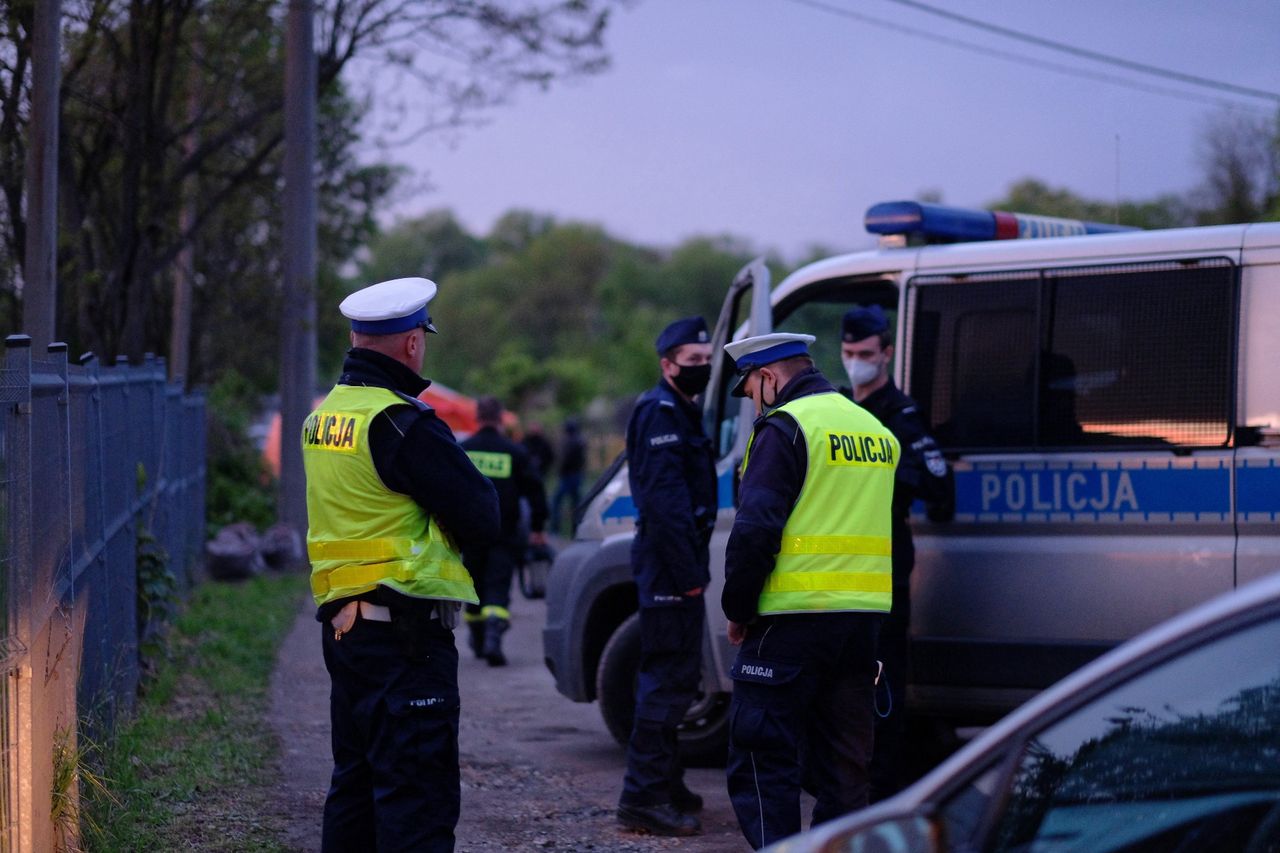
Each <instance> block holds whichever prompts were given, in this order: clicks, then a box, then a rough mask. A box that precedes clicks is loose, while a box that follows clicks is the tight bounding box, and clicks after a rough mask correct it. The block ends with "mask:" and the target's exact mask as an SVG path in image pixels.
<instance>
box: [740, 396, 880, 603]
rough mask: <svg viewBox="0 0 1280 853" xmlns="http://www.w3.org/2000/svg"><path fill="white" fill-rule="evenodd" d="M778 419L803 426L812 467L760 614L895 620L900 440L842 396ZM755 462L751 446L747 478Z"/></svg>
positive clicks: (807, 401) (810, 402)
mask: <svg viewBox="0 0 1280 853" xmlns="http://www.w3.org/2000/svg"><path fill="white" fill-rule="evenodd" d="M779 412H786V413H787V414H788V415H790V416H791V417H793V418H794V419H795V421H796V423H797V424H799V425H800V432H801V433H802V434H803V436H804V440H805V444H806V448H807V451H808V468H807V470H806V471H805V478H804V485H803V486H802V487H801V489H800V496H799V498H798V499H797V500H796V504H795V507H794V508H793V509H792V510H791V515H790V516H789V517H788V518H787V523H786V526H784V527H783V529H782V544H781V547H780V550H779V552H778V553H777V555H776V556H775V562H774V567H773V572H772V573H771V574H770V575H769V579H768V580H767V581H766V582H765V586H764V591H763V592H761V593H760V604H759V612H760V613H761V614H764V615H768V614H777V613H812V612H827V611H871V612H876V613H888V612H889V608H890V607H891V606H892V604H893V561H892V556H891V555H892V545H893V539H892V523H893V473H894V469H895V468H896V467H897V465H898V458H899V451H900V448H899V446H898V440H897V439H896V438H894V437H893V433H891V432H889V430H888V429H886V428H885V427H884V426H883V425H882V424H881V423H880V421H878V420H876V418H875V416H874V415H872V414H871V413H870V412H868V411H867V410H866V409H863V408H862V407H861V406H859V405H857V404H856V403H853V402H851V401H850V400H848V399H846V398H845V397H844V396H843V395H841V394H838V393H835V392H831V393H826V394H812V395H809V396H807V397H800V398H799V399H796V400H792V401H790V402H788V403H784V404H783V405H781V406H779V407H778V408H776V409H774V410H773V411H772V412H770V413H769V416H770V417H773V416H776V415H777V414H778V413H779ZM754 438H755V435H754V434H752V439H753V440H754ZM750 460H751V445H750V443H748V445H747V454H746V456H745V457H744V458H743V463H742V468H743V472H744V473H745V472H746V469H747V465H748V464H749V462H750Z"/></svg>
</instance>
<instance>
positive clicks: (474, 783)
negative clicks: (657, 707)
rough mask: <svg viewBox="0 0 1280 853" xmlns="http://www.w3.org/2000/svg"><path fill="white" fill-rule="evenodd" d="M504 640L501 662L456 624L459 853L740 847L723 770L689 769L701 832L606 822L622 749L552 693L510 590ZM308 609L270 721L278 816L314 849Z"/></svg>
mask: <svg viewBox="0 0 1280 853" xmlns="http://www.w3.org/2000/svg"><path fill="white" fill-rule="evenodd" d="M511 609H512V615H513V625H512V628H511V631H510V632H508V634H507V636H506V642H505V644H504V646H505V649H506V652H507V656H508V659H509V661H510V663H509V665H508V666H506V667H501V668H492V667H490V666H489V665H488V664H487V663H485V662H484V661H479V660H476V659H474V658H473V657H472V656H471V653H470V651H469V650H468V649H467V648H466V636H465V633H464V631H465V629H464V628H462V627H459V629H458V633H457V638H458V647H459V650H460V652H461V654H460V665H459V668H458V669H459V672H458V681H459V682H460V686H461V690H462V732H461V740H460V746H461V754H462V762H461V763H462V819H461V821H460V822H459V824H458V832H457V835H458V846H457V849H458V851H459V853H470V852H471V851H474V852H475V853H478V852H479V851H497V850H503V851H518V850H551V851H577V850H594V851H615V850H616V851H648V850H688V851H744V850H749V849H750V848H749V847H748V846H747V844H746V842H745V841H743V839H742V836H741V834H740V833H739V831H738V825H737V821H736V820H735V819H734V816H733V811H732V809H731V808H730V806H729V799H728V795H727V794H726V793H725V783H724V772H723V770H720V769H700V768H695V769H690V770H689V771H688V772H687V774H686V780H687V782H688V784H689V787H690V788H692V789H693V790H695V791H697V792H698V793H700V794H702V795H703V797H704V799H705V800H706V807H705V809H704V810H703V812H702V815H701V818H702V824H703V835H701V836H696V837H693V838H680V839H677V838H658V837H654V836H648V835H639V834H636V833H631V832H627V831H624V830H622V829H621V828H620V827H619V826H618V825H617V822H616V820H615V817H614V809H615V808H616V806H617V802H618V794H619V792H620V791H621V790H622V770H623V763H624V754H623V750H622V749H621V748H620V747H619V746H618V745H617V744H616V743H615V742H614V741H613V739H612V738H611V737H610V736H609V734H608V732H607V731H606V730H605V727H604V723H603V722H601V720H600V715H599V712H598V710H597V708H596V706H595V705H594V704H591V705H585V704H579V703H575V702H570V701H569V700H568V699H565V698H564V697H563V696H561V695H560V694H559V693H557V692H556V689H555V685H554V683H553V682H552V679H551V674H550V673H549V672H547V669H546V667H545V666H544V665H543V662H542V637H541V631H542V624H543V621H544V616H545V608H544V605H543V603H542V602H541V601H527V600H525V599H524V598H523V597H521V596H520V595H519V593H518V592H516V593H515V597H514V599H513V601H512V608H511ZM313 613H314V610H313V608H312V607H311V606H310V605H309V604H306V605H304V606H303V607H302V609H301V610H300V611H299V614H298V619H297V622H296V624H295V625H294V628H293V631H292V632H291V633H290V635H289V637H288V638H287V639H286V641H285V644H284V646H283V647H282V649H281V652H280V658H279V661H278V663H277V667H276V672H275V675H274V677H273V679H272V685H271V693H272V696H271V700H272V701H271V714H270V716H271V724H272V726H273V727H274V728H275V730H276V732H277V733H278V734H279V736H280V739H281V742H282V747H283V748H282V761H281V768H280V770H281V778H282V784H281V788H280V792H279V796H280V797H281V799H282V802H281V803H280V804H279V805H280V808H279V810H280V812H282V813H283V814H285V815H287V816H288V831H287V836H286V838H285V841H286V843H287V844H288V845H289V846H290V847H291V848H293V849H296V850H300V851H313V850H318V849H319V843H320V841H319V831H320V815H321V811H322V809H323V806H324V794H325V790H326V788H327V787H328V781H329V773H330V771H331V769H332V764H331V756H330V753H329V708H328V691H329V677H328V675H327V674H326V673H325V670H324V662H323V661H322V660H321V658H320V636H319V632H320V628H319V625H318V624H317V623H316V621H315V619H314V616H313Z"/></svg>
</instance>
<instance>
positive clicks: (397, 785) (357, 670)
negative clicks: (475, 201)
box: [302, 278, 500, 853]
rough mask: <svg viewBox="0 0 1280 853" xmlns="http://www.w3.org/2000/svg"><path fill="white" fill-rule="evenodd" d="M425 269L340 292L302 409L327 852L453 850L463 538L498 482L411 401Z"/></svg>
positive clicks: (480, 532) (423, 317)
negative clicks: (327, 379)
mask: <svg viewBox="0 0 1280 853" xmlns="http://www.w3.org/2000/svg"><path fill="white" fill-rule="evenodd" d="M435 293H436V286H435V284H434V283H432V282H431V281H428V280H427V279H424V278H402V279H396V280H394V281H384V282H382V283H380V284H375V285H372V286H370V287H366V288H364V289H363V290H359V291H357V292H355V293H353V294H351V295H350V296H348V297H347V298H346V299H344V300H343V302H342V304H341V306H340V309H341V311H342V313H343V315H344V316H345V317H347V318H348V319H350V321H351V344H352V348H351V349H350V350H349V351H348V353H347V357H346V361H345V362H344V364H343V368H342V377H341V378H340V379H339V380H338V384H337V385H336V386H335V387H334V389H333V390H332V391H331V392H329V395H328V396H327V397H326V398H325V399H324V402H322V403H321V404H320V407H319V408H318V409H317V410H316V411H314V412H312V413H311V415H310V416H309V417H308V418H307V420H306V422H305V424H304V426H303V430H302V458H303V463H304V466H305V468H306V476H307V514H308V519H309V522H310V527H309V529H308V531H307V552H308V556H309V557H310V559H311V591H312V594H313V595H314V597H315V601H316V604H317V605H318V606H319V609H318V612H317V614H316V618H317V619H318V620H319V621H320V622H321V623H322V624H323V630H322V636H323V652H324V661H325V667H326V668H327V669H328V671H329V677H330V679H331V691H330V715H331V720H332V726H333V733H332V746H333V777H332V781H331V783H330V786H329V794H328V797H327V799H326V800H325V805H324V827H323V832H322V837H321V848H322V850H324V851H326V853H329V851H365V850H375V849H376V850H379V851H391V850H415V851H420V850H430V851H451V850H453V847H454V827H455V826H456V825H457V822H458V812H459V795H460V780H459V772H458V711H459V704H458V654H457V651H456V650H455V648H454V644H453V628H454V626H455V625H456V624H457V621H458V619H457V617H458V610H459V608H460V607H461V602H471V603H475V602H476V601H477V597H476V593H475V588H474V586H473V584H472V580H471V575H470V574H469V573H468V571H467V569H466V568H464V566H463V563H462V559H461V557H460V556H459V554H460V551H459V549H460V548H461V549H467V550H470V549H472V548H473V547H476V546H480V545H483V544H485V543H488V542H490V541H492V540H494V539H496V538H497V537H498V535H499V533H500V528H499V519H498V502H497V498H496V495H495V494H494V490H493V486H492V485H491V484H490V483H489V481H488V480H487V479H485V477H484V476H483V475H482V474H481V473H480V472H479V471H477V470H476V467H475V466H474V465H473V464H472V463H471V460H469V459H468V458H467V456H466V454H465V453H463V451H462V448H460V447H459V446H458V445H457V444H456V443H455V442H454V439H453V433H452V432H450V430H449V427H448V426H446V425H445V424H444V422H443V421H441V420H440V419H439V418H438V417H436V414H435V412H434V411H433V410H432V409H431V407H430V406H428V405H427V404H426V403H423V402H420V401H419V400H418V399H417V396H418V394H420V393H421V392H422V391H423V390H424V389H425V388H426V387H427V384H428V382H427V381H426V380H424V379H422V378H421V376H420V375H419V374H420V372H421V370H422V362H423V354H424V350H425V347H426V340H427V334H428V333H435V331H436V329H435V326H433V325H432V323H431V318H430V316H429V315H428V313H427V303H428V302H429V301H430V300H431V298H432V297H433V296H434V295H435Z"/></svg>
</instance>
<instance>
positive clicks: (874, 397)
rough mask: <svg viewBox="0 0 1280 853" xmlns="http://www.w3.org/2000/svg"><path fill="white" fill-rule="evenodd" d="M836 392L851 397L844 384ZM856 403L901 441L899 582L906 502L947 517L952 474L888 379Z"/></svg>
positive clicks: (911, 404) (906, 554)
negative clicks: (917, 502)
mask: <svg viewBox="0 0 1280 853" xmlns="http://www.w3.org/2000/svg"><path fill="white" fill-rule="evenodd" d="M840 392H841V393H842V394H844V395H845V396H846V397H848V398H849V399H851V400H852V399H853V393H852V391H851V390H850V389H848V388H841V389H840ZM858 405H859V406H862V408H864V409H866V410H867V411H868V412H870V413H871V414H873V415H875V416H876V420H878V421H880V423H882V424H884V425H885V427H886V428H887V429H888V430H889V432H891V433H893V436H894V438H896V439H898V443H899V444H900V445H901V446H902V451H901V456H900V457H899V461H898V468H897V470H896V472H895V474H894V481H893V574H894V578H893V582H894V584H895V585H898V586H902V585H905V584H906V583H907V575H908V574H909V573H910V571H911V565H912V563H913V562H914V558H915V546H914V545H913V543H912V540H911V527H910V525H908V524H907V519H908V517H909V516H910V514H911V504H912V503H914V502H915V501H916V500H917V499H919V500H922V501H924V503H925V507H926V510H927V512H928V516H929V518H930V519H932V520H933V521H949V520H950V519H951V516H952V515H953V514H954V512H955V482H954V477H953V475H952V473H951V468H950V466H949V465H947V461H946V459H944V458H943V456H942V451H941V450H939V449H938V443H937V442H936V441H934V439H933V436H931V435H929V433H928V431H927V430H926V429H925V426H924V421H923V420H922V419H921V417H920V410H919V409H918V408H917V407H916V402H915V400H912V399H911V398H910V397H908V396H907V395H906V394H904V393H902V391H900V390H899V389H898V386H897V385H895V384H894V383H893V380H892V379H890V380H889V381H888V382H886V383H885V384H884V385H883V386H881V387H880V388H877V389H876V390H875V391H873V392H871V394H869V395H867V398H866V399H865V400H862V401H860V402H858Z"/></svg>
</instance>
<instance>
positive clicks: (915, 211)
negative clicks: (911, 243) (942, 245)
mask: <svg viewBox="0 0 1280 853" xmlns="http://www.w3.org/2000/svg"><path fill="white" fill-rule="evenodd" d="M866 227H867V230H868V231H869V232H871V233H872V234H902V235H912V234H918V235H921V236H923V237H925V238H933V239H937V240H950V241H956V242H963V241H971V240H1015V239H1033V238H1040V237H1071V236H1074V235H1077V234H1106V233H1110V232H1112V231H1136V230H1138V229H1136V228H1132V227H1130V226H1128V225H1107V224H1104V223H1102V222H1086V221H1083V220H1080V219H1059V218H1058V217H1055V216H1034V215H1031V214H1028V213H1006V212H1005V211H1003V210H978V209H975V208H966V207H948V206H947V205H943V204H927V203H925V202H919V201H884V202H881V203H879V204H875V205H872V206H871V207H870V208H868V210H867V216H866Z"/></svg>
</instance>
